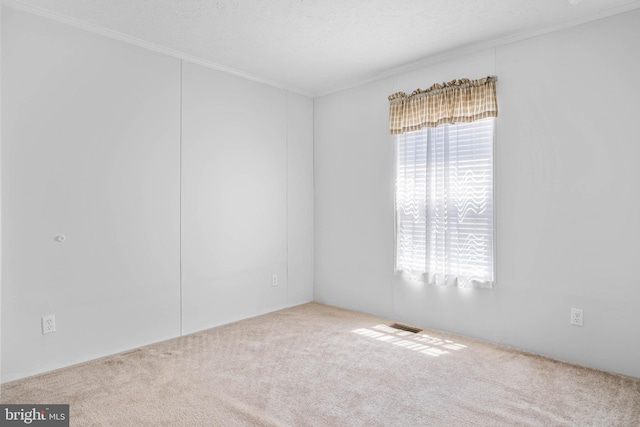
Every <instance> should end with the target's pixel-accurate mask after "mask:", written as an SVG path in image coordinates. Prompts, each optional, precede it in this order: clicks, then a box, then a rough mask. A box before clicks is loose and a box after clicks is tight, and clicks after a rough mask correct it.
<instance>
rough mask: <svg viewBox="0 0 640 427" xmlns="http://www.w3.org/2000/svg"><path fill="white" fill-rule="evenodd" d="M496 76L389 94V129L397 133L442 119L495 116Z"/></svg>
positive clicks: (443, 121)
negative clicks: (411, 91)
mask: <svg viewBox="0 0 640 427" xmlns="http://www.w3.org/2000/svg"><path fill="white" fill-rule="evenodd" d="M497 81H498V78H497V77H496V76H489V77H485V78H483V79H478V80H469V79H460V80H452V81H450V82H449V83H443V84H442V85H440V84H438V83H436V84H434V85H433V86H431V87H430V88H429V89H427V90H420V89H417V90H415V91H413V93H412V94H411V95H407V94H405V93H404V92H397V93H394V94H393V95H391V96H389V103H390V105H389V130H390V131H391V133H392V134H400V133H405V132H410V131H414V130H418V129H421V128H424V127H436V126H438V125H440V124H442V123H454V122H472V121H474V120H479V119H483V118H485V117H497V116H498V101H497V99H496V82H497Z"/></svg>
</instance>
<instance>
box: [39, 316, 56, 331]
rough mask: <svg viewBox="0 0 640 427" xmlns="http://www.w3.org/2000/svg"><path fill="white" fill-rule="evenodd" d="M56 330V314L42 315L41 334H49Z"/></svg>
mask: <svg viewBox="0 0 640 427" xmlns="http://www.w3.org/2000/svg"><path fill="white" fill-rule="evenodd" d="M55 331H56V315H55V314H51V315H49V316H43V317H42V335H46V334H50V333H52V332H55Z"/></svg>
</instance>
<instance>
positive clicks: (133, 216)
mask: <svg viewBox="0 0 640 427" xmlns="http://www.w3.org/2000/svg"><path fill="white" fill-rule="evenodd" d="M2 15H3V16H2V19H3V22H2V24H3V25H2V33H3V34H2V43H3V44H2V61H3V73H2V86H3V89H4V91H3V97H2V114H3V116H2V121H3V125H4V126H3V128H2V154H3V157H2V228H3V231H7V232H4V233H3V236H2V263H3V265H4V266H9V268H4V269H3V270H2V380H3V381H9V380H13V379H17V378H21V377H24V376H27V375H32V374H35V373H38V372H43V371H47V370H50V369H54V368H58V367H62V366H67V365H70V364H73V363H77V362H80V361H84V360H88V359H92V358H95V357H100V356H104V355H107V354H112V353H115V352H118V351H123V350H126V349H130V348H134V347H138V346H141V345H144V344H148V343H152V342H156V341H159V340H163V339H167V338H171V337H175V336H178V335H180V333H181V329H182V331H184V332H191V331H194V330H198V329H202V328H206V327H209V326H213V325H216V324H220V323H224V322H228V321H231V320H235V319H239V318H242V317H248V316H253V315H257V314H260V313H263V312H265V311H270V310H275V309H277V308H280V307H284V306H287V305H292V304H296V303H301V302H307V301H310V300H311V298H312V270H311V267H310V266H311V262H312V258H311V254H312V250H313V243H312V226H311V221H312V210H313V198H312V191H313V182H312V176H313V175H312V173H313V172H312V169H311V167H312V155H313V152H312V141H313V140H312V138H313V134H312V129H313V127H312V118H313V101H312V100H311V99H309V98H306V97H303V96H298V95H293V94H289V93H287V92H285V91H283V90H279V89H274V88H271V87H268V86H265V85H260V84H257V83H253V82H250V81H248V80H244V79H241V78H238V77H231V76H228V75H225V74H222V73H219V72H216V71H212V70H209V69H205V68H201V67H198V66H194V65H190V64H182V63H181V61H180V60H178V59H175V58H171V57H168V56H164V55H161V54H158V53H153V52H151V51H148V50H145V49H143V48H140V47H135V46H131V45H128V44H126V43H122V42H119V41H114V40H110V39H108V38H105V37H102V36H98V35H94V34H91V33H88V32H86V31H82V30H78V29H74V28H71V27H68V26H65V25H62V24H58V23H55V22H52V21H50V20H47V19H44V18H40V17H36V16H33V15H30V14H27V13H23V12H18V11H16V10H13V9H11V8H3V14H2ZM248 100H249V101H250V102H249V103H248V104H247V101H248ZM246 111H250V114H247V113H246ZM245 119H250V121H248V122H247V121H245ZM299 164H303V165H308V166H309V168H307V169H304V170H302V169H299V168H296V167H294V165H299ZM242 220H246V221H245V222H244V223H243V224H240V222H242ZM58 234H64V235H66V237H67V240H66V241H65V242H64V243H57V242H55V241H54V237H55V236H56V235H58ZM291 248H295V249H296V250H297V251H299V252H300V253H301V254H302V255H301V256H296V257H289V256H288V249H291ZM272 273H278V274H279V278H280V285H279V286H278V287H275V288H274V287H272V286H271V274H272ZM181 274H182V280H181ZM47 314H55V315H56V317H57V327H58V331H57V332H56V333H54V334H49V335H42V334H41V330H40V318H41V316H43V315H47Z"/></svg>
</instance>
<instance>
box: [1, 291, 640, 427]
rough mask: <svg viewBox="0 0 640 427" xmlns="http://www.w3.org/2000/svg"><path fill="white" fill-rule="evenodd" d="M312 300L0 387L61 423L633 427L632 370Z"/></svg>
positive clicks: (637, 415) (5, 395) (639, 383)
mask: <svg viewBox="0 0 640 427" xmlns="http://www.w3.org/2000/svg"><path fill="white" fill-rule="evenodd" d="M385 324H389V321H388V320H386V319H382V318H379V317H374V316H369V315H365V314H361V313H354V312H350V311H346V310H341V309H337V308H333V307H328V306H324V305H321V304H316V303H311V304H305V305H301V306H298V307H294V308H290V309H286V310H282V311H279V312H275V313H271V314H267V315H264V316H260V317H256V318H252V319H247V320H243V321H240V322H237V323H233V324H230V325H226V326H222V327H218V328H214V329H210V330H207V331H205V332H201V333H197V334H193V335H189V336H186V337H182V338H178V339H174V340H171V341H166V342H163V343H160V344H155V345H152V346H148V347H144V348H141V349H138V350H135V351H131V352H128V353H125V354H120V355H116V356H111V357H108V358H103V359H100V360H95V361H91V362H87V363H84V364H81V365H77V366H73V367H70V368H66V369H61V370H58V371H54V372H50V373H47V374H43V375H39V376H36V377H31V378H28V379H24V380H19V381H14V382H11V383H7V384H4V385H3V386H2V400H3V403H69V404H70V405H71V407H70V408H71V425H72V426H83V427H84V426H110V427H113V426H171V427H174V426H189V427H193V426H224V427H232V426H402V427H408V426H448V427H449V426H640V379H634V378H628V377H623V376H619V375H613V374H608V373H605V372H601V371H596V370H591V369H586V368H582V367H578V366H574V365H570V364H566V363H562V362H558V361H554V360H551V359H547V358H543V357H538V356H533V355H530V354H526V353H522V352H518V351H514V350H510V349H506V348H501V347H498V346H495V345H490V344H486V343H482V342H479V341H475V340H471V339H468V338H463V337H459V336H455V335H449V334H445V333H442V332H438V331H432V330H425V331H422V332H419V333H417V334H411V333H407V332H402V331H397V330H395V329H390V328H388V327H386V326H384V325H385Z"/></svg>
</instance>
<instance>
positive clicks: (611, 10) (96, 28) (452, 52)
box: [0, 0, 640, 98]
mask: <svg viewBox="0 0 640 427" xmlns="http://www.w3.org/2000/svg"><path fill="white" fill-rule="evenodd" d="M0 2H1V4H2V5H4V6H8V7H12V8H15V9H18V10H22V11H25V12H28V13H32V14H35V15H39V16H42V17H46V18H49V19H52V20H55V21H58V22H61V23H63V24H67V25H71V26H73V27H76V28H81V29H84V30H87V31H90V32H93V33H97V34H100V35H103V36H106V37H110V38H112V39H117V40H120V41H124V42H126V43H130V44H133V45H137V46H140V47H143V48H146V49H149V50H152V51H155V52H158V53H162V54H166V55H169V56H172V57H175V58H178V59H182V60H184V61H187V62H190V63H194V64H198V65H202V66H205V67H207V68H211V69H214V70H218V71H221V72H225V73H228V74H231V75H235V76H239V77H242V78H245V79H247V80H251V81H255V82H259V83H263V84H266V85H269V86H272V87H276V88H279V89H283V90H287V91H290V92H292V93H297V94H300V95H304V96H307V97H312V98H313V97H320V96H324V95H328V94H331V93H335V92H339V91H341V90H345V89H349V88H352V87H356V86H360V85H362V84H366V83H371V82H374V81H377V80H381V79H384V78H387V77H389V76H392V75H396V74H401V73H404V72H408V71H413V70H416V69H420V68H423V67H426V66H430V65H433V64H436V63H440V62H443V61H447V60H450V59H454V58H458V57H463V56H466V55H469V54H473V53H476V52H479V51H482V50H487V49H492V48H495V47H498V46H504V45H508V44H511V43H514V42H517V41H520V40H524V39H528V38H532V37H536V36H539V35H542V34H546V33H551V32H555V31H560V30H563V29H567V28H570V27H574V26H576V25H580V24H584V23H587V22H590V21H594V20H598V19H602V18H605V17H608V16H612V15H616V14H620V13H624V12H628V11H631V10H634V9H638V8H640V0H634V1H631V2H626V3H622V4H619V3H620V2H619V1H618V2H614V4H615V3H618V4H617V5H616V6H612V7H610V6H606V5H605V4H604V2H603V4H602V5H601V6H602V7H600V8H595V9H594V8H592V9H591V12H590V13H587V12H584V10H585V9H582V10H583V12H582V13H583V15H582V16H580V11H581V9H580V7H584V6H585V5H586V3H585V4H584V5H577V4H576V5H575V6H571V8H572V10H575V14H573V13H571V12H567V11H566V5H567V4H568V3H565V2H562V3H557V4H564V6H565V12H566V13H565V16H564V17H563V21H561V22H556V23H555V24H551V25H546V26H543V27H538V28H537V29H535V30H530V29H529V30H523V31H519V32H516V33H512V34H510V35H507V36H504V37H500V36H497V38H495V37H494V38H491V39H488V40H485V41H481V42H477V43H467V44H463V45H462V46H459V47H452V48H445V49H444V50H441V51H440V52H439V53H438V52H435V53H431V54H429V53H427V52H425V54H424V56H423V57H422V59H419V60H414V61H408V62H405V63H403V65H399V66H393V65H391V66H389V67H384V65H380V64H379V65H380V66H378V70H376V71H373V72H367V70H366V69H364V68H361V71H360V72H358V73H356V74H353V73H352V74H351V75H350V76H347V77H345V73H346V74H349V71H352V70H349V68H348V67H349V65H348V64H347V65H344V64H340V65H344V67H346V68H344V69H342V68H341V69H340V72H337V71H335V70H334V69H332V70H333V71H334V75H335V76H334V77H335V78H333V81H329V80H331V78H329V77H327V79H329V80H328V83H326V84H325V83H322V82H318V83H317V84H315V85H312V86H311V87H304V86H301V85H300V84H304V83H303V82H302V81H300V82H298V83H299V84H293V82H292V81H291V80H287V79H286V78H285V77H287V76H285V75H281V77H282V79H277V78H276V79H273V78H268V77H265V76H264V75H261V74H260V72H259V70H258V68H257V66H254V71H253V72H247V71H243V70H242V69H241V68H239V67H238V66H236V67H233V66H228V65H223V64H222V63H220V62H215V61H212V60H208V59H204V58H203V57H202V56H198V55H193V54H188V53H185V52H182V51H180V50H178V49H174V48H170V47H166V46H165V45H162V44H158V43H154V42H150V41H146V40H144V39H142V38H139V37H136V36H132V35H129V34H126V33H124V32H121V31H118V30H114V29H111V28H107V27H106V26H101V25H99V24H96V23H89V22H86V21H83V20H81V19H78V18H76V17H70V16H68V15H63V14H61V13H59V12H57V11H53V10H49V9H44V7H41V6H36V5H33V4H29V2H28V1H24V0H0ZM494 3H496V2H494ZM219 4H222V5H226V7H229V8H232V7H240V6H242V5H241V4H239V3H236V2H234V1H231V0H229V1H226V2H218V3H216V5H218V6H219ZM282 4H284V5H290V3H286V2H285V3H282ZM341 4H342V3H341ZM344 4H345V5H347V3H344ZM382 4H385V5H387V3H384V1H383V0H380V1H379V2H378V5H382ZM496 4H497V3H496ZM554 4H556V3H554ZM609 4H611V2H609ZM105 5H108V3H105ZM434 5H435V6H437V4H434ZM451 5H453V6H456V5H458V3H455V4H454V3H451ZM459 5H460V7H461V9H460V11H464V10H466V9H468V7H471V5H467V3H466V2H464V1H462V2H460V3H459ZM56 6H57V5H56ZM143 6H144V4H143V3H141V4H140V5H139V6H136V7H137V8H138V9H140V8H142V7H143ZM309 6H311V7H315V9H313V11H315V12H318V10H322V11H325V10H327V11H331V12H335V13H336V15H335V16H334V17H332V18H331V19H330V20H336V22H338V23H340V22H343V21H344V22H346V23H349V22H351V21H349V19H352V18H353V17H348V16H347V17H342V16H340V15H339V13H338V12H339V11H340V10H341V9H339V8H338V6H336V5H335V4H332V3H327V4H326V5H325V4H324V3H323V4H322V5H318V4H315V6H314V3H313V2H310V3H309ZM453 6H451V7H453ZM596 6H597V5H596ZM52 7H55V6H52ZM87 7H88V6H87ZM131 7H133V6H131ZM184 7H185V9H180V11H182V12H185V11H187V12H190V13H189V14H188V15H189V16H187V17H185V16H179V17H178V18H180V19H182V20H183V21H180V22H179V23H180V24H182V23H186V24H190V23H193V22H196V24H197V23H199V22H200V21H199V20H200V19H210V18H211V15H209V16H207V15H206V12H209V13H211V11H210V10H207V9H202V8H201V9H202V10H201V9H198V8H196V7H194V8H193V10H191V8H187V6H184ZM207 7H210V8H211V7H213V6H211V5H209V6H207ZM269 7H271V6H269ZM305 7H307V6H306V5H305ZM332 7H333V8H334V9H335V10H334V9H331V8H332ZM354 7H355V6H354V5H353V4H350V6H348V5H347V6H344V8H345V9H344V10H347V11H350V12H353V11H354V10H351V9H353V8H354ZM398 7H400V6H398ZM403 7H404V6H403ZM407 7H408V6H407ZM414 7H415V6H414ZM439 7H441V8H442V7H443V6H442V4H440V6H439ZM530 7H531V8H533V9H532V10H533V11H534V12H539V13H543V12H544V11H543V9H544V5H542V4H538V3H536V4H532V5H531V6H530ZM594 7H595V6H594ZM318 8H320V9H318ZM349 8H351V9H349ZM58 10H59V9H58ZM113 10H114V9H111V11H113ZM275 10H276V9H273V8H270V9H267V10H265V11H261V12H264V15H265V19H276V15H275ZM305 10H306V9H305ZM448 11H449V12H451V10H448ZM594 11H595V12H594ZM102 12H104V11H102ZM129 12H130V13H131V11H129ZM134 12H138V11H137V10H135V8H134ZM165 12H166V11H165ZM236 12H237V11H236ZM267 12H268V13H267ZM298 12H299V11H298ZM389 12H390V13H393V12H395V10H389ZM404 12H406V10H405V11H403V13H404ZM417 12H420V13H419V15H420V16H422V14H424V13H426V12H425V11H424V10H420V11H417ZM437 12H438V10H437V8H436V9H435V10H434V11H433V12H429V15H425V16H429V17H431V13H434V14H435V13H437ZM483 12H486V13H485V14H484V15H483V17H480V16H479V17H477V20H482V19H487V17H492V16H494V15H495V16H497V15H500V14H502V15H504V14H505V12H504V11H500V10H498V9H497V8H496V9H491V8H488V9H483ZM225 13H232V12H229V11H224V10H223V11H220V15H223V16H226V15H224V14H225ZM398 13H400V12H398ZM156 15H158V13H157V12H156ZM94 16H95V14H94ZM122 16H124V17H125V18H126V17H127V16H126V15H122ZM131 16H132V15H129V16H128V18H129V19H131ZM167 16H168V15H166V14H165V15H164V17H163V18H162V19H164V20H165V21H166V20H167V19H168V18H167ZM403 16H404V15H403ZM569 16H577V17H575V18H569V19H566V18H567V17H569ZM120 17H121V16H120V15H117V16H109V19H112V21H111V22H112V23H113V22H114V21H113V20H114V19H115V20H119V19H120ZM294 18H295V17H294V16H289V17H286V19H285V18H283V19H285V20H284V21H283V22H284V23H286V24H289V23H291V21H294V20H295V19H294ZM305 18H307V20H308V22H310V23H312V24H313V23H315V22H319V23H320V24H323V25H325V26H326V25H327V19H328V18H327V16H323V17H320V18H318V17H315V16H311V17H309V16H305ZM439 18H440V17H438V16H436V17H435V18H434V19H435V20H436V22H437V21H438V19H439ZM145 19H147V21H144V20H143V21H142V23H143V24H144V23H149V22H150V21H149V20H151V21H153V19H155V18H154V15H153V14H151V15H149V17H146V18H145ZM323 19H324V20H323ZM389 19H392V17H390V18H389ZM444 19H445V20H446V17H445V18H444ZM167 22H171V19H169V21H167ZM260 22H262V23H263V24H264V22H263V21H259V23H260ZM269 22H271V21H269ZM156 23H157V22H156ZM354 23H358V24H359V25H358V26H356V27H354V28H353V29H352V30H350V31H352V32H353V31H355V33H354V34H355V35H358V34H359V33H358V32H359V31H360V30H366V29H367V26H366V25H365V24H362V25H360V24H361V23H360V22H359V21H357V20H356V21H354ZM136 24H137V20H136ZM186 24H185V25H186ZM196 24H193V25H196ZM374 24H375V22H374ZM129 25H132V24H131V23H129ZM336 27H339V26H334V27H332V28H336ZM248 28H251V26H249V27H248ZM339 28H342V27H339ZM190 29H191V27H188V26H186V27H185V28H181V31H182V32H181V33H180V35H181V36H182V38H183V39H184V38H185V37H186V35H188V34H189V30H190ZM320 30H321V28H320V29H319V30H318V31H320ZM381 31H382V30H381ZM393 31H395V30H393V29H389V30H388V31H387V32H386V33H383V35H386V34H393ZM238 34H240V35H242V30H239V33H238ZM348 34H350V33H348ZM258 35H261V34H258ZM350 35H352V36H353V37H356V36H355V35H353V34H350ZM319 36H322V38H323V39H325V38H327V37H329V40H328V42H335V43H340V42H343V41H342V40H336V35H335V34H334V35H331V34H324V33H322V34H320V35H319ZM331 37H333V38H331ZM234 38H235V37H231V36H230V37H229V40H233V39H234ZM360 38H361V37H360ZM356 39H357V37H356ZM183 41H184V40H183ZM187 41H188V40H187ZM281 41H282V40H281ZM358 41H361V40H358ZM233 42H234V43H237V41H233ZM324 42H327V40H324ZM348 42H349V40H345V41H344V43H348ZM373 42H374V43H373V44H374V45H375V41H373ZM261 43H262V44H263V45H264V46H269V47H270V46H277V45H278V39H277V38H274V39H273V41H264V40H261ZM265 43H266V44H265ZM222 46H224V47H226V48H227V50H228V48H229V46H228V45H225V44H223V45H222ZM296 46H297V48H298V51H296V49H295V48H296ZM296 46H294V49H293V51H292V52H288V51H286V54H285V55H284V56H283V58H285V59H290V60H291V61H294V63H295V61H296V60H297V57H296V52H297V54H301V53H302V52H301V51H299V45H296ZM425 46H428V45H425ZM254 47H255V46H254ZM305 47H306V46H305ZM387 47H388V46H387ZM278 48H279V46H278ZM313 48H314V46H309V49H310V51H312V52H313ZM325 48H326V46H325ZM353 48H357V46H355V45H354V46H353ZM283 49H285V48H284V47H283ZM254 50H255V49H254ZM285 50H286V49H285ZM280 51H281V52H282V51H283V50H282V49H281V50H280ZM332 52H333V50H332ZM342 53H343V54H344V51H343V52H342ZM355 53H359V52H357V50H356V51H354V54H355ZM369 55H371V52H369ZM380 55H381V56H384V54H382V53H381V54H380ZM354 57H355V55H349V60H352V59H353V58H354ZM369 59H370V58H369ZM326 61H328V62H331V58H330V57H327V58H326ZM333 62H334V63H340V62H341V59H340V58H339V57H337V58H335V59H334V60H333ZM359 62H362V61H359V60H356V62H353V61H352V62H351V66H353V64H354V63H359ZM258 63H259V64H260V66H262V65H263V64H262V63H260V62H259V61H258ZM264 66H266V67H268V66H269V64H267V65H264ZM270 66H271V67H272V68H273V67H280V68H278V69H277V70H275V71H282V69H284V68H286V66H287V65H286V64H280V63H278V64H277V65H274V63H273V61H272V63H271V64H270ZM283 67H284V68H283ZM303 68H304V67H303ZM307 68H309V69H308V70H307V71H308V73H309V74H308V77H310V76H311V75H318V73H319V71H318V70H317V69H315V68H314V67H313V66H312V64H309V65H308V67H307ZM374 68H375V67H374ZM256 70H258V71H256ZM270 71H271V72H272V74H273V72H274V70H273V69H272V70H270ZM267 73H268V72H267V71H265V74H267ZM314 73H315V74H314ZM341 73H342V75H340V74H341ZM276 74H277V73H276ZM281 74H282V73H281ZM299 74H302V71H301V72H300V73H299ZM291 75H292V74H291V73H289V76H291ZM320 75H322V73H321V72H320ZM310 81H311V80H308V81H307V83H309V82H310ZM307 86H309V85H307ZM313 86H315V87H313Z"/></svg>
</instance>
